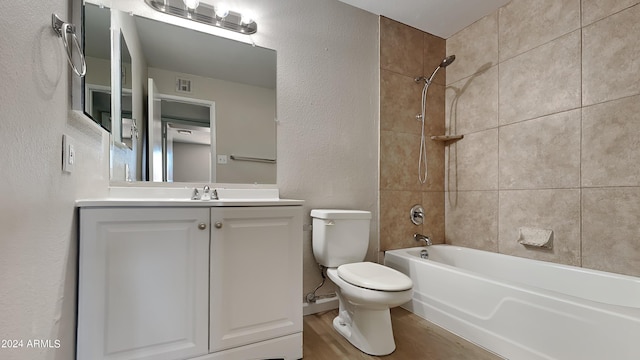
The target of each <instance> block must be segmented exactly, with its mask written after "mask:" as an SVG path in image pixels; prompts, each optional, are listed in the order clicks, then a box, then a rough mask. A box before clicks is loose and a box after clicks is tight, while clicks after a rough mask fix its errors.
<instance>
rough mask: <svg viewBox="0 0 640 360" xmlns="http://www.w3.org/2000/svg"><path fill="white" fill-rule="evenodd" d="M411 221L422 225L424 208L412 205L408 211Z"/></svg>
mask: <svg viewBox="0 0 640 360" xmlns="http://www.w3.org/2000/svg"><path fill="white" fill-rule="evenodd" d="M410 218H411V222H412V223H414V224H415V225H422V223H423V222H424V208H423V207H422V205H413V207H412V208H411V212H410Z"/></svg>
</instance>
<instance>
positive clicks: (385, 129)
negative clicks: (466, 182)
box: [380, 17, 446, 251]
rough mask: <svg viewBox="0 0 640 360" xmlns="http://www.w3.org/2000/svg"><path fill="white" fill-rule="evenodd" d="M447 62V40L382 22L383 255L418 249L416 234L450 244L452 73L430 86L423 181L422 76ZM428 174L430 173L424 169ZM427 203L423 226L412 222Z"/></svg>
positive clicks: (399, 25)
mask: <svg viewBox="0 0 640 360" xmlns="http://www.w3.org/2000/svg"><path fill="white" fill-rule="evenodd" d="M444 57H445V40H444V39H441V38H439V37H436V36H433V35H431V34H428V33H425V32H422V31H420V30H417V29H415V28H412V27H410V26H407V25H404V24H401V23H398V22H396V21H393V20H390V19H387V18H385V17H381V18H380V214H381V216H380V251H384V250H390V249H397V248H406V247H412V246H415V245H417V244H416V242H415V240H414V239H413V234H414V233H416V232H418V233H421V234H424V235H427V236H429V237H431V239H432V241H433V242H434V243H442V242H444V144H443V143H440V142H435V141H432V140H431V139H430V138H429V137H430V136H431V135H443V134H444V130H445V129H444V92H445V74H446V70H445V69H441V70H440V71H438V74H437V75H436V77H435V78H434V80H433V83H432V84H431V85H430V86H429V92H428V97H427V99H428V100H427V106H426V110H425V112H426V115H425V118H426V122H425V126H426V128H425V135H426V136H427V140H426V147H427V163H428V177H427V182H426V183H425V184H421V183H420V181H419V180H418V158H419V156H420V134H421V130H422V129H421V124H420V122H419V121H417V120H416V114H420V111H421V98H422V88H423V86H424V83H419V84H418V83H416V82H415V81H414V79H415V78H416V77H418V76H427V77H428V76H430V75H431V73H432V72H433V70H434V69H435V68H436V67H437V66H438V65H439V64H440V62H441V61H442V59H444ZM423 171H424V170H423ZM415 204H422V206H423V207H424V210H425V221H424V224H423V225H420V226H416V225H414V224H413V223H412V222H411V221H410V219H409V210H410V209H411V207H412V206H413V205H415Z"/></svg>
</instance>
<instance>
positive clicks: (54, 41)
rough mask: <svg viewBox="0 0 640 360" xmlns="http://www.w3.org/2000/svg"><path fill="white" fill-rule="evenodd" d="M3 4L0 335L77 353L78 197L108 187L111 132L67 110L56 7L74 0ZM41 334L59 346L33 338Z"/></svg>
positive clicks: (55, 355)
mask: <svg viewBox="0 0 640 360" xmlns="http://www.w3.org/2000/svg"><path fill="white" fill-rule="evenodd" d="M0 12H1V13H2V14H4V15H5V16H6V18H5V19H4V20H3V21H2V22H0V31H1V32H2V34H3V35H2V36H1V37H0V53H1V54H2V55H0V68H1V69H2V84H3V86H2V87H1V88H0V148H1V149H2V156H0V172H1V173H2V182H1V184H2V186H0V289H1V291H0V309H1V310H0V339H18V340H23V341H24V343H23V344H24V347H23V348H19V349H0V358H2V359H3V360H5V359H6V360H13V359H21V360H22V359H25V360H26V359H56V360H58V359H73V356H74V349H75V343H74V341H75V340H74V336H75V330H74V329H75V311H76V310H75V306H76V304H75V302H76V299H75V286H76V285H75V281H76V259H75V257H76V247H77V241H76V226H77V223H76V220H75V217H74V201H75V200H76V199H78V198H82V197H88V196H104V195H105V194H106V192H107V186H108V157H107V156H106V155H105V154H107V153H108V140H107V139H106V137H105V136H104V133H103V131H102V130H100V129H99V128H98V127H97V126H95V125H93V123H91V122H88V121H86V120H85V119H84V118H83V117H82V116H80V115H76V114H74V113H71V112H70V111H69V109H70V104H71V100H70V98H69V96H70V90H69V84H70V69H69V66H68V65H67V59H66V57H65V54H64V51H63V48H62V42H61V40H60V39H58V38H57V37H56V35H55V34H54V32H53V30H52V29H51V13H54V12H55V13H57V14H59V15H60V16H61V17H62V18H63V19H65V20H68V19H69V17H70V16H69V12H70V11H69V5H68V3H67V1H63V0H55V1H35V0H26V1H18V2H15V1H3V2H1V3H0ZM63 133H64V134H68V135H71V136H72V137H73V138H74V139H75V140H76V143H75V145H76V155H77V157H76V159H77V163H76V166H75V172H74V173H73V174H70V175H69V174H63V173H62V172H61V163H62V161H61V154H62V150H61V149H62V134H63ZM34 339H42V340H52V341H54V340H60V348H59V349H57V350H56V349H38V348H27V347H26V346H27V341H28V340H34Z"/></svg>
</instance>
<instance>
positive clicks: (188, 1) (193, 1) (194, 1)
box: [182, 0, 200, 10]
mask: <svg viewBox="0 0 640 360" xmlns="http://www.w3.org/2000/svg"><path fill="white" fill-rule="evenodd" d="M182 1H183V2H184V6H186V7H187V9H190V10H195V9H196V8H197V7H198V5H200V1H199V0H182Z"/></svg>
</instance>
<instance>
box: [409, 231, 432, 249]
mask: <svg viewBox="0 0 640 360" xmlns="http://www.w3.org/2000/svg"><path fill="white" fill-rule="evenodd" d="M413 238H414V239H415V241H424V242H425V246H430V245H433V243H432V242H431V239H429V237H428V236H425V235H422V234H418V233H415V234H413Z"/></svg>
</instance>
